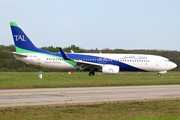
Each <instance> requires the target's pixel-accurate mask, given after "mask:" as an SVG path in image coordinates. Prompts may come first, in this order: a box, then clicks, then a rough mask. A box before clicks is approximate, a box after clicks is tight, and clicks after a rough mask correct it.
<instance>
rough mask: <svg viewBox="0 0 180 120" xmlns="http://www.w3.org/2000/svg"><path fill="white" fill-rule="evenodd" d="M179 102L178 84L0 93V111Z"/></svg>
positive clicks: (22, 90)
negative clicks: (117, 103) (79, 105)
mask: <svg viewBox="0 0 180 120" xmlns="http://www.w3.org/2000/svg"><path fill="white" fill-rule="evenodd" d="M157 99H158V100H159V99H180V85H151V86H116V87H82V88H43V89H16V90H14V89H11V90H0V108H9V107H10V108H11V107H28V106H48V105H70V104H91V103H93V104H94V103H103V102H118V101H119V102H126V101H139V100H143V101H145V100H157Z"/></svg>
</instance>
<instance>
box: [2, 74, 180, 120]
mask: <svg viewBox="0 0 180 120" xmlns="http://www.w3.org/2000/svg"><path fill="white" fill-rule="evenodd" d="M38 75H39V73H31V72H1V73H0V89H20V88H23V89H25V88H57V87H88V86H122V85H158V84H161V85H165V84H180V72H169V73H167V74H162V76H161V77H157V73H153V72H147V73H146V72H141V73H138V72H121V73H120V74H119V75H102V74H101V73H96V75H95V76H91V77H89V76H88V73H86V72H84V73H79V72H75V73H73V74H72V75H69V74H67V73H65V74H64V73H62V72H60V73H43V79H39V78H38ZM1 119H2V120H9V119H18V120H22V119H23V120H24V119H38V120H39V119H67V120H69V119H73V120H79V119H83V120H89V119H91V120H92V119H93V120H109V119H111V120H112V119H113V120H119V119H123V120H126V119H127V120H132V119H133V120H174V119H175V120H180V100H159V101H146V102H144V101H141V102H123V103H121V102H118V103H103V104H92V105H68V106H48V107H32V108H13V109H0V120H1Z"/></svg>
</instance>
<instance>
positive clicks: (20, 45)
mask: <svg viewBox="0 0 180 120" xmlns="http://www.w3.org/2000/svg"><path fill="white" fill-rule="evenodd" d="M10 26H11V31H12V36H13V39H14V44H15V47H16V52H17V53H27V52H28V51H37V52H38V48H36V46H35V45H34V44H33V43H32V41H31V40H30V39H29V38H28V36H27V35H26V34H25V33H24V31H23V30H22V29H21V28H20V27H19V25H18V24H17V23H16V22H10Z"/></svg>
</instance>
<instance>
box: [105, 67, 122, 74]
mask: <svg viewBox="0 0 180 120" xmlns="http://www.w3.org/2000/svg"><path fill="white" fill-rule="evenodd" d="M102 74H119V66H115V65H105V66H103V67H102Z"/></svg>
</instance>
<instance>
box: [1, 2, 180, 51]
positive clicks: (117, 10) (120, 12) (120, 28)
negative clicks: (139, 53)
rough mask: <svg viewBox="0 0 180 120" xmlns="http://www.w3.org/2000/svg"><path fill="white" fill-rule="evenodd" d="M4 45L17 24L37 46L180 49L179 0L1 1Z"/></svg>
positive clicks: (10, 40)
mask: <svg viewBox="0 0 180 120" xmlns="http://www.w3.org/2000/svg"><path fill="white" fill-rule="evenodd" d="M0 22H1V25H0V35H1V38H0V44H1V45H11V44H14V42H13V39H12V34H11V30H10V27H9V22H17V23H18V24H19V26H20V27H21V28H22V29H23V30H24V32H25V33H26V34H27V35H28V36H29V38H30V39H31V40H32V41H33V42H34V44H35V45H36V46H38V47H44V46H54V47H62V48H64V47H68V46H71V45H76V46H79V47H81V48H84V49H91V48H92V49H95V48H98V49H103V48H110V49H116V48H118V49H158V50H177V51H180V0H0Z"/></svg>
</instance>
